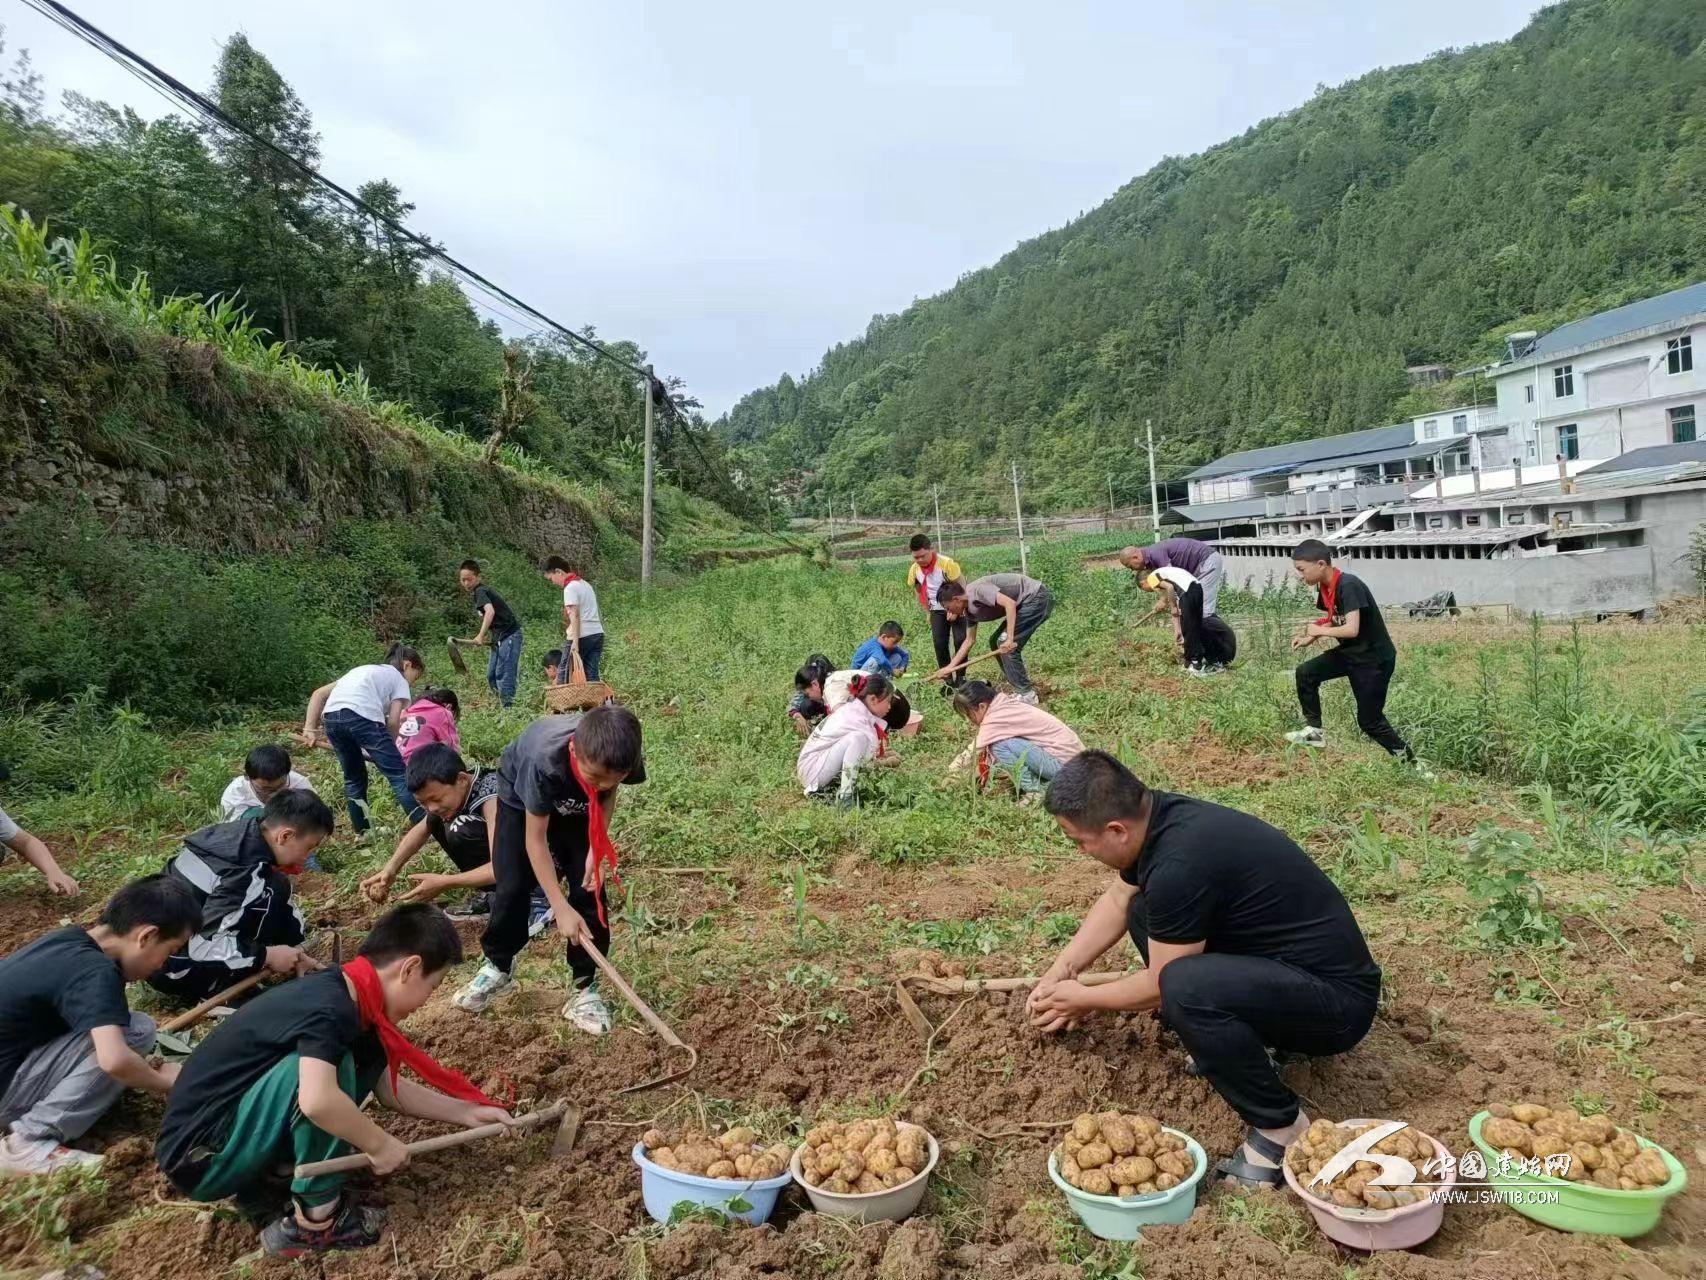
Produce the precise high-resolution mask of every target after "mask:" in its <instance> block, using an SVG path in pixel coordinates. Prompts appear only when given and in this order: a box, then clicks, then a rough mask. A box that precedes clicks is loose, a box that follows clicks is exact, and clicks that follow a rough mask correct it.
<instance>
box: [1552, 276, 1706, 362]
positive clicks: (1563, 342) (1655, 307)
mask: <svg viewBox="0 0 1706 1280" xmlns="http://www.w3.org/2000/svg"><path fill="white" fill-rule="evenodd" d="M1698 315H1706V280H1703V281H1701V282H1700V283H1699V284H1691V285H1688V286H1687V287H1686V288H1682V289H1672V290H1671V291H1670V292H1669V293H1661V294H1659V295H1658V296H1657V297H1654V298H1642V299H1641V300H1640V301H1639V302H1631V303H1629V304H1628V305H1627V306H1622V307H1613V308H1612V309H1611V310H1610V311H1601V312H1599V313H1598V314H1597V315H1591V316H1587V317H1584V318H1583V319H1581V320H1573V321H1571V322H1570V323H1569V324H1561V325H1559V326H1558V327H1557V328H1556V329H1554V330H1552V332H1550V333H1547V334H1542V335H1541V337H1540V340H1539V341H1538V342H1536V343H1535V344H1534V351H1533V352H1532V358H1533V359H1535V360H1546V359H1551V358H1554V357H1556V356H1560V355H1563V354H1564V353H1565V352H1568V351H1575V350H1577V349H1579V348H1581V347H1591V346H1593V345H1594V344H1595V343H1596V342H1609V341H1610V340H1611V339H1612V338H1620V337H1622V336H1623V335H1624V334H1626V333H1635V332H1638V331H1639V330H1642V329H1654V328H1658V327H1660V326H1662V325H1667V324H1676V323H1678V322H1679V321H1682V320H1685V319H1687V318H1688V317H1690V316H1698Z"/></svg>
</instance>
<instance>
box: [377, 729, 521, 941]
mask: <svg viewBox="0 0 1706 1280" xmlns="http://www.w3.org/2000/svg"><path fill="white" fill-rule="evenodd" d="M403 785H404V786H406V787H408V789H409V791H410V793H411V794H412V795H413V796H414V797H415V800H416V802H417V803H419V805H420V806H421V808H422V809H423V810H425V811H426V817H424V818H422V819H421V820H420V821H419V822H417V823H416V824H415V825H414V826H412V827H410V828H409V829H408V831H407V832H406V833H405V834H404V836H403V838H402V839H401V840H399V841H398V842H397V851H396V852H395V853H393V854H392V855H391V857H390V860H389V861H387V862H386V864H385V865H384V866H383V867H381V868H380V869H379V870H378V871H375V872H374V873H373V874H372V875H370V876H368V877H367V878H366V879H365V880H363V881H362V882H361V891H362V892H363V893H364V894H366V895H367V899H368V901H369V902H384V901H385V898H386V896H387V895H388V894H389V893H390V892H391V885H392V884H393V883H394V882H395V881H396V879H397V877H398V876H399V875H400V874H402V870H403V868H404V867H406V866H408V865H409V863H410V861H411V860H412V859H413V858H414V856H415V855H416V854H418V853H419V852H420V851H421V850H422V849H423V848H425V847H426V842H427V841H428V840H434V841H437V843H438V847H439V848H440V849H443V850H444V852H445V854H446V856H448V857H449V859H450V860H451V862H453V863H455V864H456V874H455V875H453V876H447V875H436V874H432V873H428V874H424V875H415V876H411V877H410V879H412V880H413V881H414V884H413V885H412V886H411V887H410V889H409V891H408V892H407V893H406V894H404V895H403V901H404V902H431V901H432V900H433V899H434V898H436V897H438V896H439V895H440V894H442V893H447V892H449V891H450V890H452V889H455V888H458V887H466V888H469V889H472V890H474V899H473V900H472V901H470V902H469V903H468V905H467V906H466V908H465V909H463V910H461V911H452V912H450V918H451V919H452V920H455V919H458V918H462V919H466V918H469V917H471V916H480V915H485V914H486V913H487V912H488V911H490V910H491V904H490V902H489V897H490V895H489V894H488V893H487V892H486V890H488V889H490V888H491V887H492V884H493V883H494V877H493V875H492V840H493V838H494V834H495V832H496V831H497V825H498V824H497V805H498V775H497V770H495V769H486V768H482V767H480V766H478V765H476V766H475V767H474V768H472V769H470V768H469V767H468V765H467V764H465V763H464V762H463V760H462V757H461V756H460V755H459V754H458V753H457V751H456V749H455V748H454V747H452V746H450V745H449V744H448V743H444V742H429V743H428V744H427V745H426V746H424V747H422V748H421V749H420V750H419V751H417V752H415V754H414V755H412V756H410V757H409V768H408V772H407V774H406V775H405V776H404V779H403Z"/></svg>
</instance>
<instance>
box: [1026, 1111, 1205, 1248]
mask: <svg viewBox="0 0 1706 1280" xmlns="http://www.w3.org/2000/svg"><path fill="white" fill-rule="evenodd" d="M1163 1127H1165V1126H1163ZM1167 1132H1168V1133H1171V1134H1174V1135H1176V1136H1178V1137H1180V1138H1183V1139H1184V1140H1185V1150H1186V1151H1188V1152H1189V1153H1190V1157H1191V1159H1192V1161H1194V1162H1195V1167H1194V1169H1193V1171H1192V1173H1191V1176H1190V1177H1188V1178H1186V1179H1185V1180H1184V1181H1183V1182H1181V1183H1180V1184H1179V1185H1178V1186H1176V1187H1174V1188H1172V1189H1171V1190H1169V1191H1157V1192H1156V1193H1155V1194H1154V1195H1147V1196H1131V1197H1129V1198H1127V1199H1124V1200H1122V1199H1121V1198H1120V1197H1119V1196H1098V1195H1091V1194H1090V1192H1088V1191H1080V1190H1079V1189H1078V1188H1077V1187H1075V1186H1073V1185H1072V1184H1071V1183H1070V1182H1068V1181H1067V1180H1066V1179H1065V1178H1063V1177H1061V1176H1060V1148H1059V1147H1056V1148H1055V1149H1054V1150H1053V1151H1051V1152H1049V1153H1048V1176H1049V1177H1050V1179H1052V1180H1053V1182H1054V1185H1055V1186H1057V1187H1059V1188H1060V1189H1061V1191H1062V1192H1063V1193H1065V1195H1066V1199H1067V1202H1068V1203H1069V1204H1070V1205H1071V1206H1072V1211H1073V1212H1074V1213H1076V1214H1077V1215H1078V1220H1079V1221H1080V1222H1082V1223H1083V1224H1084V1227H1085V1229H1086V1230H1087V1231H1089V1233H1090V1234H1091V1235H1093V1236H1095V1237H1096V1238H1097V1239H1098V1240H1136V1239H1137V1238H1138V1237H1139V1236H1140V1235H1142V1234H1143V1228H1145V1227H1160V1226H1173V1225H1176V1224H1178V1223H1181V1222H1185V1221H1187V1220H1188V1219H1189V1218H1190V1216H1191V1213H1192V1211H1193V1210H1195V1209H1196V1207H1197V1184H1198V1183H1200V1182H1201V1181H1202V1178H1203V1174H1205V1173H1207V1172H1208V1156H1207V1155H1206V1154H1205V1153H1204V1152H1203V1149H1202V1147H1201V1146H1200V1145H1198V1143H1197V1140H1196V1139H1195V1138H1193V1137H1191V1135H1190V1134H1188V1133H1185V1132H1183V1131H1181V1130H1179V1129H1168V1130H1167Z"/></svg>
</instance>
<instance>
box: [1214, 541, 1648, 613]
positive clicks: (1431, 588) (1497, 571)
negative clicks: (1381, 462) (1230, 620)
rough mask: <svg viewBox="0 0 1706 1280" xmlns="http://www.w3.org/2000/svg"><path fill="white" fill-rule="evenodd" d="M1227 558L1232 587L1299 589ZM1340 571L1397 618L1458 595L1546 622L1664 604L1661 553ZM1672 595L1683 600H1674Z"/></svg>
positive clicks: (1260, 562)
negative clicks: (1657, 583) (1406, 609)
mask: <svg viewBox="0 0 1706 1280" xmlns="http://www.w3.org/2000/svg"><path fill="white" fill-rule="evenodd" d="M1238 550H1239V549H1238V548H1232V549H1227V550H1223V551H1222V553H1221V555H1222V558H1223V559H1224V560H1225V562H1226V580H1227V582H1228V583H1229V584H1230V585H1233V586H1238V587H1246V588H1248V589H1251V590H1257V591H1259V590H1261V589H1262V587H1263V586H1264V585H1267V584H1274V585H1278V584H1280V583H1283V582H1287V581H1295V575H1294V574H1293V572H1292V567H1291V561H1290V560H1289V559H1288V558H1287V557H1285V556H1273V557H1269V556H1251V555H1239V554H1237V551H1238ZM1338 563H1339V565H1340V566H1341V567H1342V568H1343V569H1344V570H1345V571H1346V572H1348V573H1354V574H1356V575H1357V577H1359V578H1361V579H1362V580H1363V581H1364V582H1366V583H1368V585H1369V588H1370V590H1372V591H1373V592H1374V598H1375V599H1376V600H1377V601H1379V602H1380V604H1381V607H1382V609H1383V610H1385V611H1386V612H1387V613H1388V615H1389V616H1394V617H1395V616H1399V608H1398V607H1399V606H1400V605H1402V604H1404V603H1406V602H1408V601H1412V600H1423V599H1426V598H1427V597H1428V596H1431V595H1434V594H1435V593H1437V592H1440V591H1450V592H1452V593H1453V594H1454V595H1455V596H1456V597H1457V602H1458V603H1459V604H1508V605H1510V606H1511V607H1512V608H1513V609H1516V610H1517V611H1519V612H1521V613H1538V614H1540V615H1541V616H1542V617H1546V618H1583V617H1592V616H1594V615H1595V614H1599V613H1622V612H1628V611H1635V610H1641V609H1650V608H1652V607H1653V605H1654V604H1656V603H1657V602H1658V599H1659V595H1658V593H1656V592H1655V588H1654V573H1653V568H1654V565H1653V551H1652V549H1651V548H1649V547H1621V548H1609V549H1606V550H1601V551H1581V552H1566V553H1557V554H1553V555H1540V556H1528V557H1523V558H1515V559H1509V560H1384V559H1366V558H1363V557H1361V556H1357V555H1346V556H1344V557H1343V558H1341V559H1340V560H1339V562H1338ZM1665 594H1666V595H1674V594H1678V593H1677V592H1667V593H1665Z"/></svg>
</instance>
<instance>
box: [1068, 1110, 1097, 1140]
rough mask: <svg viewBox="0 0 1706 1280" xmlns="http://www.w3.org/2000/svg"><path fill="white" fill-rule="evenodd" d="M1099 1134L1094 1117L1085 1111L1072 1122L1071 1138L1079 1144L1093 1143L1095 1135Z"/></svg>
mask: <svg viewBox="0 0 1706 1280" xmlns="http://www.w3.org/2000/svg"><path fill="white" fill-rule="evenodd" d="M1100 1132H1101V1128H1100V1126H1099V1125H1098V1124H1097V1122H1096V1117H1095V1116H1093V1115H1091V1114H1090V1113H1089V1112H1088V1111H1086V1112H1085V1113H1084V1114H1083V1115H1081V1116H1077V1117H1075V1118H1074V1119H1073V1121H1072V1136H1073V1137H1074V1138H1077V1139H1078V1141H1080V1142H1094V1141H1095V1140H1096V1135H1097V1134H1098V1133H1100Z"/></svg>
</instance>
